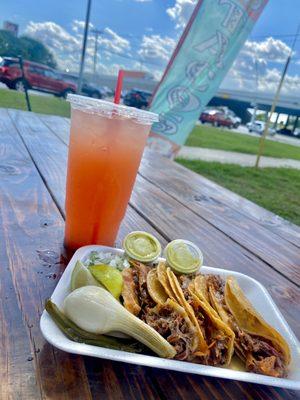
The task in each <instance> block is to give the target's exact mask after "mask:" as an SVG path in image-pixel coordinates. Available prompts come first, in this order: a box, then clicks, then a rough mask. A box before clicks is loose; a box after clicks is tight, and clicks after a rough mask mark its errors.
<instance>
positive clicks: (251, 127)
mask: <svg viewBox="0 0 300 400" xmlns="http://www.w3.org/2000/svg"><path fill="white" fill-rule="evenodd" d="M246 126H247V128H248V131H249V132H256V133H258V134H259V135H262V134H263V132H264V130H265V126H266V123H265V122H264V121H254V122H248V123H247V124H246ZM275 133H276V131H275V129H274V128H272V127H270V126H269V135H271V136H274V135H275Z"/></svg>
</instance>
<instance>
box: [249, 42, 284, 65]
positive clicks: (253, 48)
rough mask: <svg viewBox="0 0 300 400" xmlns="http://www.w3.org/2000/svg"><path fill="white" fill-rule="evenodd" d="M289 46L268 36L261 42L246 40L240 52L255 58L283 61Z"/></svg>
mask: <svg viewBox="0 0 300 400" xmlns="http://www.w3.org/2000/svg"><path fill="white" fill-rule="evenodd" d="M290 51H291V49H290V47H289V46H288V45H287V44H286V43H284V42H283V41H281V40H278V39H274V38H273V37H269V38H267V39H265V40H264V41H262V42H255V41H250V40H247V41H246V43H245V45H244V47H243V49H242V52H243V53H244V54H248V55H250V56H251V57H256V58H257V59H263V60H267V61H274V62H284V61H285V60H286V59H287V57H288V55H289V54H290Z"/></svg>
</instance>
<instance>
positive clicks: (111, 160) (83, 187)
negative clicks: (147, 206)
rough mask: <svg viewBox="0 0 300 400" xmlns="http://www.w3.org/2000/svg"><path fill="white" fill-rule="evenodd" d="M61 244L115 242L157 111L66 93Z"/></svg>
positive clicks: (75, 246) (112, 243)
mask: <svg viewBox="0 0 300 400" xmlns="http://www.w3.org/2000/svg"><path fill="white" fill-rule="evenodd" d="M68 100H69V101H70V103H71V130H70V144H69V156H68V171H67V186H66V227H65V246H66V247H67V248H71V249H76V248H78V247H81V246H83V245H87V244H102V245H107V246H113V245H114V242H115V239H116V236H117V232H118V229H119V226H120V223H121V221H122V219H123V217H124V214H125V211H126V207H127V204H128V201H129V198H130V194H131V191H132V187H133V184H134V181H135V178H136V174H137V171H138V167H139V165H140V161H141V158H142V154H143V150H144V147H145V145H146V141H147V137H148V134H149V132H150V128H151V125H152V123H153V122H155V121H157V120H158V118H157V115H156V114H154V113H150V112H147V111H144V110H138V109H135V108H133V107H126V106H123V105H118V104H114V103H110V102H106V101H103V100H98V99H91V98H87V97H84V96H78V95H73V94H72V95H69V96H68Z"/></svg>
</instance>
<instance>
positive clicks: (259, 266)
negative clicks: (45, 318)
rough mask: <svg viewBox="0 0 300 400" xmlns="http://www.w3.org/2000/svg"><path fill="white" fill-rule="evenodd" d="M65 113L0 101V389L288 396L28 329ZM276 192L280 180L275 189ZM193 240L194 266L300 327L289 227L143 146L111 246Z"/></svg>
mask: <svg viewBox="0 0 300 400" xmlns="http://www.w3.org/2000/svg"><path fill="white" fill-rule="evenodd" d="M68 135H69V120H68V119H67V118H61V117H57V116H46V115H39V114H34V113H28V112H22V111H17V110H7V109H0V252H1V253H0V254H1V258H0V260H1V261H0V262H1V268H0V294H1V296H0V328H1V342H0V374H1V375H0V399H1V400H5V399H18V400H19V399H55V400H58V399H71V400H75V399H91V398H93V399H159V398H161V399H172V400H173V399H175V400H176V399H188V400H193V399H199V398H200V399H222V400H226V399H239V400H240V399H255V400H257V399H270V400H274V399H296V398H297V396H298V393H297V392H294V391H290V390H284V389H278V388H272V387H266V386H259V385H254V384H249V383H241V382H237V381H231V380H224V379H216V378H207V377H201V376H196V375H188V374H183V373H177V372H172V371H166V370H159V369H154V368H146V367H141V366H135V365H129V364H124V363H118V362H111V361H107V360H101V359H96V358H89V357H81V356H78V355H73V354H68V353H65V352H63V351H60V350H58V349H56V348H54V347H52V346H51V345H50V344H48V343H47V342H46V341H45V340H44V339H43V337H42V334H41V332H40V329H39V319H40V315H41V313H42V311H43V307H44V300H45V299H46V298H48V297H50V296H51V294H52V292H53V290H54V288H55V286H56V284H57V282H58V280H59V278H60V276H61V274H62V273H63V271H64V268H65V266H66V264H67V262H68V255H67V254H66V253H65V250H64V248H63V246H62V243H63V233H64V232H63V231H64V196H65V177H66V161H67V152H68ZM278 189H279V190H280V188H278ZM137 229H139V230H146V231H149V232H152V233H154V234H155V235H156V236H157V237H158V238H159V240H160V241H161V243H162V244H163V245H164V244H166V243H167V241H170V240H172V239H174V238H185V239H189V240H192V241H193V242H195V243H197V244H198V245H199V247H200V248H201V249H202V251H203V253H204V259H205V264H206V265H210V266H215V267H221V268H227V269H231V270H235V271H240V272H242V273H245V274H247V275H249V276H251V277H253V278H255V279H257V280H259V281H260V282H261V283H262V284H263V285H264V286H265V287H266V288H267V289H268V291H269V292H270V294H271V295H272V297H273V299H274V301H275V302H276V304H277V306H278V307H279V309H280V310H281V311H282V313H283V315H284V316H285V318H286V320H287V321H288V323H289V324H290V326H291V328H292V329H293V330H294V332H295V333H296V334H298V336H299V304H300V292H299V284H300V228H299V227H297V226H295V225H293V224H290V223H288V222H287V221H285V220H283V219H281V218H279V217H278V216H276V215H274V214H272V213H270V212H269V211H267V210H264V209H263V208H261V207H259V206H257V205H255V204H253V203H251V202H250V201H248V200H246V199H244V198H242V197H240V196H238V195H236V194H234V193H232V192H230V191H228V190H226V189H224V188H222V187H221V186H219V185H217V184H215V183H213V182H211V181H209V180H208V179H206V178H204V177H202V176H200V175H197V174H195V173H193V172H191V171H189V170H187V169H185V168H183V167H182V166H180V165H178V164H176V163H175V162H171V161H169V160H166V159H163V158H161V157H159V156H158V155H156V154H153V153H150V152H147V153H146V154H145V156H144V158H143V161H142V164H141V167H140V170H139V174H138V177H137V180H136V184H135V188H134V191H133V194H132V197H131V200H130V204H129V206H128V209H127V213H126V217H125V219H124V221H123V223H122V225H121V228H120V232H119V236H118V240H117V245H118V244H120V241H121V239H122V238H123V237H124V235H125V234H127V233H128V232H130V231H132V230H137Z"/></svg>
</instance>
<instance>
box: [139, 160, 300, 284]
mask: <svg viewBox="0 0 300 400" xmlns="http://www.w3.org/2000/svg"><path fill="white" fill-rule="evenodd" d="M140 174H141V175H142V176H143V177H145V178H146V179H147V180H149V181H150V182H151V183H153V184H154V185H156V186H157V187H159V188H160V189H162V190H163V191H165V192H166V193H167V194H168V195H170V196H172V197H173V198H174V199H176V200H178V201H179V202H181V203H182V204H183V205H184V206H185V207H188V208H189V209H190V210H192V211H193V212H194V213H195V214H197V215H198V216H200V217H201V218H203V219H205V220H206V221H208V222H209V224H211V225H213V226H215V227H216V228H217V229H219V230H220V231H222V232H224V234H225V235H226V236H229V237H230V238H232V239H233V240H234V241H236V242H237V243H239V244H240V245H241V246H242V247H245V248H246V249H248V250H249V251H250V252H251V253H253V254H255V255H257V256H258V257H259V258H260V259H262V260H263V261H265V262H266V263H268V264H269V265H270V266H272V268H274V269H276V270H277V271H278V272H279V273H280V274H283V275H285V276H286V277H288V278H289V279H290V280H292V281H293V282H295V283H297V284H298V285H300V251H299V248H298V247H296V246H295V245H293V244H291V243H289V242H288V241H286V240H285V239H284V238H282V237H281V236H278V235H277V234H275V233H273V232H271V231H269V230H267V229H266V228H265V227H263V226H261V225H259V224H258V223H257V222H256V221H253V219H251V218H247V217H245V215H244V214H242V213H240V212H239V211H237V210H235V209H233V208H232V207H231V206H230V205H228V204H227V201H226V200H225V201H224V200H220V199H219V198H216V197H215V194H214V192H213V191H212V190H211V191H208V190H207V188H205V186H204V185H202V184H201V181H202V177H200V176H199V175H198V174H195V173H193V172H191V171H188V170H187V169H186V168H182V167H180V166H174V163H170V161H168V160H165V159H162V157H156V158H155V157H154V155H152V154H151V153H150V152H148V153H147V154H146V157H144V159H143V163H142V166H141V168H140ZM199 178H200V180H199ZM229 204H230V203H229Z"/></svg>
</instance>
